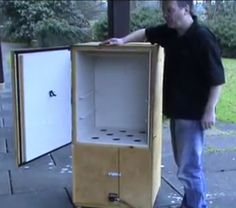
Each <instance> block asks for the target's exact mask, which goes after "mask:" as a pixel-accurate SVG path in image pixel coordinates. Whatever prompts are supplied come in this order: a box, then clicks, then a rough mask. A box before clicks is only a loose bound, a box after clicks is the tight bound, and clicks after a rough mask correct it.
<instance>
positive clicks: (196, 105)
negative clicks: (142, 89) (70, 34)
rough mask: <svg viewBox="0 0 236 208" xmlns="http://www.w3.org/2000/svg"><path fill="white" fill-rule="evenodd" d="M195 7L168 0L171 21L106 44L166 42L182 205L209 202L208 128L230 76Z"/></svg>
mask: <svg viewBox="0 0 236 208" xmlns="http://www.w3.org/2000/svg"><path fill="white" fill-rule="evenodd" d="M192 7H193V0H182V1H177V0H175V1H174V0H165V1H163V3H162V10H163V15H164V18H165V20H166V24H164V25H159V26H157V27H151V28H146V29H140V30H137V31H135V32H133V33H131V34H129V35H127V36H125V37H123V38H112V39H109V40H106V41H104V42H103V44H115V45H119V44H124V43H127V42H134V41H144V40H147V41H149V42H151V43H158V44H160V45H161V46H163V47H164V49H165V65H164V83H163V85H164V86H163V110H164V114H165V115H166V116H167V117H169V118H170V130H171V137H172V146H173V152H174V157H175V162H176V164H177V166H178V173H177V175H178V178H179V180H180V181H181V182H182V184H183V186H184V191H185V194H184V197H183V201H182V204H181V208H206V207H207V204H206V200H205V178H204V174H203V168H202V151H203V133H204V130H205V129H209V128H211V127H212V126H213V125H214V124H215V120H216V115H215V108H216V104H217V102H218V99H219V96H220V91H221V85H222V84H223V83H224V82H225V78H224V70H223V66H222V62H221V58H220V50H219V46H218V44H217V40H216V38H215V36H214V35H213V34H212V33H211V32H210V31H209V30H208V29H207V28H206V27H203V26H200V25H199V24H198V22H197V18H196V16H194V15H193V12H192Z"/></svg>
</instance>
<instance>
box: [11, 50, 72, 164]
mask: <svg viewBox="0 0 236 208" xmlns="http://www.w3.org/2000/svg"><path fill="white" fill-rule="evenodd" d="M12 59H13V67H12V68H13V71H12V72H13V73H12V83H13V99H14V100H13V103H14V124H15V128H14V132H15V140H16V149H17V163H18V165H21V164H24V163H26V162H28V161H30V160H33V159H35V158H38V157H40V156H42V155H44V154H46V153H48V152H50V151H52V150H55V149H57V148H59V147H61V146H64V145H66V144H68V143H70V142H71V126H72V125H71V59H70V50H69V49H68V48H53V49H52V48H51V49H43V50H39V49H35V50H24V51H23V50H21V51H14V52H12Z"/></svg>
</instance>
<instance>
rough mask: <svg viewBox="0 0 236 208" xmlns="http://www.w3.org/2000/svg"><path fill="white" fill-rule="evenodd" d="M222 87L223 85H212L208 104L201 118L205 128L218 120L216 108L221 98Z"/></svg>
mask: <svg viewBox="0 0 236 208" xmlns="http://www.w3.org/2000/svg"><path fill="white" fill-rule="evenodd" d="M221 88H222V85H217V86H212V87H211V88H210V93H209V98H208V102H207V104H206V107H205V112H204V114H203V117H202V119H201V124H202V127H203V129H209V128H211V127H212V126H213V125H214V124H215V121H216V113H215V109H216V105H217V103H218V101H219V98H220V92H221Z"/></svg>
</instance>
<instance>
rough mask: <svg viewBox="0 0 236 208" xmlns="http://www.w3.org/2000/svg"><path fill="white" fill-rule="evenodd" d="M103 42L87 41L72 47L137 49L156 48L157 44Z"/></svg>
mask: <svg viewBox="0 0 236 208" xmlns="http://www.w3.org/2000/svg"><path fill="white" fill-rule="evenodd" d="M100 43H101V42H87V43H77V44H74V45H73V46H72V47H74V48H80V49H81V48H82V49H98V50H100V49H105V50H109V49H111V50H119V49H121V50H122V49H124V50H125V49H128V48H129V49H134V50H135V49H137V50H139V49H140V50H150V49H153V48H156V47H157V45H152V44H150V43H147V42H130V43H126V44H123V45H101V44H100Z"/></svg>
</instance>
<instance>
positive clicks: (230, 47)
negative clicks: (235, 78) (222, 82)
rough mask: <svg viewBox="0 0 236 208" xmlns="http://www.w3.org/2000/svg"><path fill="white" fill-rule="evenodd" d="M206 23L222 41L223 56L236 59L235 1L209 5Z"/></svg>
mask: <svg viewBox="0 0 236 208" xmlns="http://www.w3.org/2000/svg"><path fill="white" fill-rule="evenodd" d="M207 11H208V17H207V19H206V21H205V23H206V24H207V25H208V26H209V28H210V29H211V30H212V31H213V32H214V33H215V34H216V36H217V37H218V38H219V39H220V43H221V46H222V50H223V55H224V56H226V57H236V7H235V2H234V1H218V2H217V3H214V4H213V3H212V4H209V3H208V4H207Z"/></svg>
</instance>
